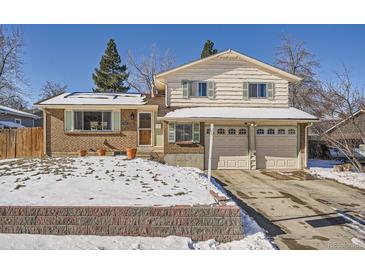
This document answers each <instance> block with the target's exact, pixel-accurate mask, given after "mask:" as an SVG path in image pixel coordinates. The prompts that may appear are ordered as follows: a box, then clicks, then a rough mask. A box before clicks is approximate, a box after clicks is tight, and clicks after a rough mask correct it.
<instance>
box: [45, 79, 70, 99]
mask: <svg viewBox="0 0 365 274" xmlns="http://www.w3.org/2000/svg"><path fill="white" fill-rule="evenodd" d="M67 89H68V87H67V85H62V84H60V83H57V82H52V81H47V82H46V83H45V84H44V86H43V87H42V89H41V95H40V99H46V98H49V97H53V96H56V95H59V94H61V93H64V92H67Z"/></svg>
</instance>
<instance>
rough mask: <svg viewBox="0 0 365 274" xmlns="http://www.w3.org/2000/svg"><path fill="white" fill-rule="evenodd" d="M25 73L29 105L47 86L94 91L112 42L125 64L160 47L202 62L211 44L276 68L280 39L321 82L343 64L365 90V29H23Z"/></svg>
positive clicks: (179, 58)
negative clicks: (303, 53)
mask: <svg viewBox="0 0 365 274" xmlns="http://www.w3.org/2000/svg"><path fill="white" fill-rule="evenodd" d="M21 28H22V30H23V34H24V43H25V48H24V61H25V62H24V63H25V64H24V65H25V67H24V69H25V75H26V77H27V79H28V81H29V83H30V87H29V92H30V93H31V94H32V95H31V101H33V102H34V101H35V100H36V99H37V98H38V93H39V90H40V88H41V87H42V85H43V84H44V83H45V81H47V80H50V81H57V82H61V83H64V84H67V85H68V87H69V89H70V90H71V91H91V89H92V87H93V81H92V78H91V75H92V73H93V70H94V68H95V67H97V66H98V64H99V60H100V57H101V55H102V54H103V52H104V50H105V47H106V43H107V41H108V39H109V38H114V39H115V40H116V42H117V46H118V50H119V53H120V54H121V56H122V61H123V62H126V54H127V51H128V49H131V50H132V51H133V53H134V55H135V56H136V57H140V56H141V55H143V54H148V53H149V47H150V45H151V44H152V43H156V45H157V48H158V49H159V50H160V52H164V51H165V50H166V49H168V48H169V49H170V50H171V51H172V52H173V53H174V54H175V55H176V64H177V65H178V64H181V63H184V62H188V61H190V60H193V59H196V58H199V56H200V52H201V49H202V46H203V44H204V42H205V41H206V40H207V39H210V40H212V41H214V42H215V47H216V48H217V49H218V50H223V49H227V48H232V49H235V50H238V51H240V52H242V53H245V54H247V55H249V56H251V57H254V58H257V59H259V60H261V61H264V62H267V63H269V64H273V63H274V58H275V50H276V48H277V47H278V46H279V45H280V35H281V34H284V33H285V34H290V35H291V36H292V37H293V38H294V39H298V40H302V41H304V42H305V43H306V46H307V48H308V49H310V50H311V51H312V52H313V53H315V54H316V57H317V59H318V61H319V62H320V63H321V68H320V69H319V74H320V77H321V78H322V79H323V80H328V79H331V78H332V77H333V76H334V72H335V71H337V70H339V69H340V68H341V66H342V64H346V66H348V67H349V68H350V70H351V73H352V76H353V79H354V82H355V83H356V85H357V86H358V87H359V88H363V87H364V86H365V77H364V76H365V67H364V61H365V51H364V49H365V25H23V26H21Z"/></svg>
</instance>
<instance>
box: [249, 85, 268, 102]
mask: <svg viewBox="0 0 365 274" xmlns="http://www.w3.org/2000/svg"><path fill="white" fill-rule="evenodd" d="M251 84H256V85H257V95H258V94H259V88H258V85H260V84H262V85H265V97H262V96H260V97H259V96H256V97H252V96H250V85H251ZM251 98H252V99H267V82H248V99H251Z"/></svg>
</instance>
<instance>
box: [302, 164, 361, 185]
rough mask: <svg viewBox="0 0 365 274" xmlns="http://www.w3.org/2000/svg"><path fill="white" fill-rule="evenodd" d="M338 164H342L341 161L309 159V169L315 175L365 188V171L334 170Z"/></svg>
mask: <svg viewBox="0 0 365 274" xmlns="http://www.w3.org/2000/svg"><path fill="white" fill-rule="evenodd" d="M337 164H341V162H338V161H332V160H309V161H308V166H309V171H310V173H311V174H312V175H314V176H317V177H320V178H326V179H333V180H336V181H337V182H339V183H342V184H346V185H350V186H354V187H358V188H361V189H365V173H361V172H347V171H341V172H335V171H333V166H334V165H337Z"/></svg>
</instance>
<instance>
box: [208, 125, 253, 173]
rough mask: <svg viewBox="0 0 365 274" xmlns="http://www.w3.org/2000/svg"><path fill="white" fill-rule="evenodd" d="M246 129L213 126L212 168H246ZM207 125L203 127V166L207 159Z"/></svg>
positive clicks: (247, 166)
mask: <svg viewBox="0 0 365 274" xmlns="http://www.w3.org/2000/svg"><path fill="white" fill-rule="evenodd" d="M247 134H248V129H247V127H238V126H214V136H213V151H212V152H213V153H212V169H248V168H249V165H248V163H249V162H248V138H247ZM209 139H210V138H209V127H206V128H205V168H208V159H209Z"/></svg>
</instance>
